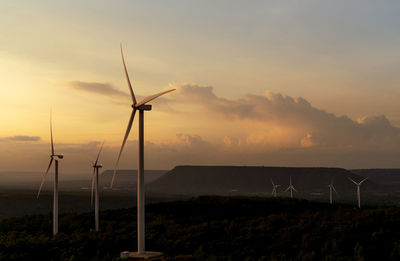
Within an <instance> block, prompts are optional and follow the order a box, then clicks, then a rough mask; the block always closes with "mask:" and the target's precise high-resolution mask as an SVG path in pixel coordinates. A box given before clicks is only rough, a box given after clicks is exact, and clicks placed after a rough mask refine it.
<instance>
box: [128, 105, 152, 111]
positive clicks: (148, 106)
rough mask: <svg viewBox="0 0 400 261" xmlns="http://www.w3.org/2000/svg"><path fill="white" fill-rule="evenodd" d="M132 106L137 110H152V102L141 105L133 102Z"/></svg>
mask: <svg viewBox="0 0 400 261" xmlns="http://www.w3.org/2000/svg"><path fill="white" fill-rule="evenodd" d="M131 106H132V108H133V109H135V110H141V111H151V105H150V104H143V105H140V106H137V105H136V104H132V105H131Z"/></svg>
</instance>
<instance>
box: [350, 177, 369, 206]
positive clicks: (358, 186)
mask: <svg viewBox="0 0 400 261" xmlns="http://www.w3.org/2000/svg"><path fill="white" fill-rule="evenodd" d="M348 179H349V180H350V181H351V182H353V183H354V185H356V186H357V201H358V208H361V191H360V186H361V184H363V183H364V181H366V180H367V179H368V178H365V179H363V180H361V181H360V182H358V183H357V182H355V181H354V180H352V179H351V178H348Z"/></svg>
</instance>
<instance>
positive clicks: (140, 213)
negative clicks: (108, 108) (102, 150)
mask: <svg viewBox="0 0 400 261" xmlns="http://www.w3.org/2000/svg"><path fill="white" fill-rule="evenodd" d="M120 48H121V57H122V63H123V65H124V72H125V76H126V80H127V82H128V87H129V91H130V93H131V98H132V113H131V117H130V119H129V122H128V127H127V128H126V132H125V136H124V139H123V141H122V145H121V149H120V151H119V154H118V158H117V161H116V163H115V167H114V173H113V177H112V180H111V186H110V187H111V188H112V186H113V184H114V179H115V174H116V171H117V167H118V163H119V160H120V157H121V154H122V151H123V149H124V146H125V143H126V140H127V139H128V136H129V132H130V131H131V127H132V123H133V119H134V117H135V114H136V111H137V110H138V111H139V168H138V181H137V233H138V254H139V255H140V254H144V253H145V220H144V206H145V204H144V126H143V125H144V111H150V110H151V105H148V104H147V103H148V102H150V101H152V100H154V99H155V98H157V97H159V96H161V95H163V94H166V93H168V92H172V91H174V90H175V89H171V90H168V91H163V92H160V93H157V94H154V95H151V96H148V97H146V98H144V99H143V100H142V101H140V102H137V101H136V97H135V94H134V92H133V89H132V85H131V81H130V80H129V76H128V71H127V69H126V64H125V59H124V54H123V51H122V45H121V46H120Z"/></svg>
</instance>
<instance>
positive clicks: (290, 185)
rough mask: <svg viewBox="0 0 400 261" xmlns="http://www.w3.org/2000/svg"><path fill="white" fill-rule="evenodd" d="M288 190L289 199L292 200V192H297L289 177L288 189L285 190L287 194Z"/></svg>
mask: <svg viewBox="0 0 400 261" xmlns="http://www.w3.org/2000/svg"><path fill="white" fill-rule="evenodd" d="M288 190H290V198H293V190H294V191H296V192H297V190H296V189H295V188H294V186H293V185H292V176H290V183H289V187H287V189H285V192H287V191H288Z"/></svg>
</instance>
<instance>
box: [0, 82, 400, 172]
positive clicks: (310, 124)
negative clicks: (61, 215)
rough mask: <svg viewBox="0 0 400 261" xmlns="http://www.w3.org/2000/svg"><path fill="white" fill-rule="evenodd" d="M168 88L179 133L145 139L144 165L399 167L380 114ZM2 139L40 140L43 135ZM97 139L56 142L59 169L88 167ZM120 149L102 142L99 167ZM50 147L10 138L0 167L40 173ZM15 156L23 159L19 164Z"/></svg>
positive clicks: (397, 144)
mask: <svg viewBox="0 0 400 261" xmlns="http://www.w3.org/2000/svg"><path fill="white" fill-rule="evenodd" d="M169 87H171V86H169ZM173 87H175V88H177V91H176V92H172V93H171V95H170V96H169V97H168V100H164V102H165V103H166V105H168V104H169V105H170V106H172V107H174V109H176V110H178V111H179V113H173V114H170V115H168V119H170V118H174V117H175V119H177V120H176V121H175V119H173V123H174V124H173V127H172V128H173V130H172V131H171V129H169V130H167V131H168V133H176V132H173V131H174V130H180V131H179V132H178V133H177V134H171V137H170V138H169V139H167V140H161V141H157V142H154V141H153V140H149V139H147V138H146V145H145V159H146V168H147V169H170V168H173V167H174V166H175V165H182V164H193V165H196V164H200V165H264V166H268V165H274V166H327V167H345V168H396V167H400V163H398V162H399V161H398V155H399V154H400V129H399V128H397V127H395V126H393V125H392V124H391V123H390V121H389V120H388V119H387V118H386V117H385V116H384V115H377V116H365V117H361V118H359V119H355V120H353V119H351V118H349V117H347V116H336V115H334V114H332V113H329V112H326V111H324V110H321V109H318V108H315V107H314V106H312V105H311V103H310V102H308V101H307V100H305V99H304V98H300V97H298V98H293V97H290V96H285V95H282V94H279V93H271V92H266V93H265V94H264V95H254V94H247V95H243V96H241V97H239V98H237V99H227V98H224V97H219V96H217V95H216V94H215V93H214V89H213V87H211V86H199V85H178V86H173ZM193 108H194V109H193ZM192 123H195V125H192ZM193 126H195V127H193ZM163 128H164V127H163ZM165 128H171V127H168V126H167V125H166V127H165ZM0 140H3V141H4V140H7V141H11V140H14V141H15V140H32V141H39V140H40V137H33V138H32V137H29V136H14V137H6V138H2V139H0ZM99 144H100V141H90V142H86V143H84V144H68V143H57V144H56V151H57V153H63V154H64V155H65V160H63V161H62V163H61V164H62V166H61V167H62V169H63V171H65V172H67V173H68V172H69V173H71V172H75V173H90V170H91V169H90V164H89V163H88V161H87V159H86V158H87V157H89V158H90V159H91V158H93V157H95V154H96V152H97V151H98V146H99ZM137 146H138V142H137V140H132V139H130V140H129V141H128V143H127V145H126V148H125V150H124V153H123V155H122V157H121V162H120V168H125V169H126V168H137V157H138V155H137V153H138V152H137V151H138V150H137ZM119 148H120V140H118V142H116V143H112V141H111V142H110V143H109V144H107V143H106V144H105V146H104V149H103V151H102V155H101V158H100V159H101V163H102V164H103V165H104V169H111V168H113V166H114V164H115V160H116V157H117V155H118V151H119ZM49 151H50V146H49V144H48V143H47V142H46V143H44V142H13V144H12V146H0V165H1V166H2V168H3V169H12V170H27V169H20V168H28V167H29V169H30V170H31V169H32V170H38V171H43V169H45V167H46V164H47V160H48V156H49ZM20 158H24V161H25V163H26V164H25V165H24V166H22V165H21V164H20V162H19V159H20Z"/></svg>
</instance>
